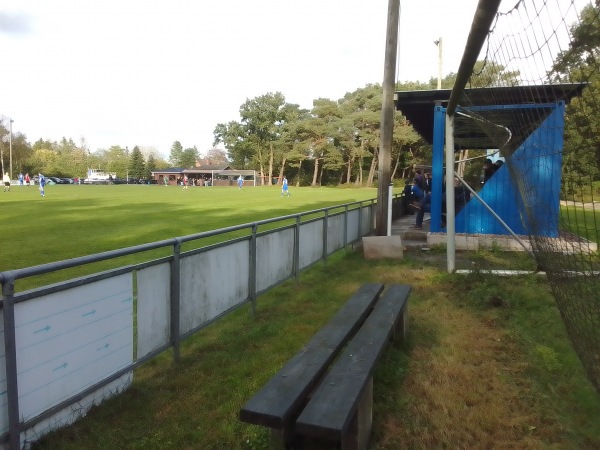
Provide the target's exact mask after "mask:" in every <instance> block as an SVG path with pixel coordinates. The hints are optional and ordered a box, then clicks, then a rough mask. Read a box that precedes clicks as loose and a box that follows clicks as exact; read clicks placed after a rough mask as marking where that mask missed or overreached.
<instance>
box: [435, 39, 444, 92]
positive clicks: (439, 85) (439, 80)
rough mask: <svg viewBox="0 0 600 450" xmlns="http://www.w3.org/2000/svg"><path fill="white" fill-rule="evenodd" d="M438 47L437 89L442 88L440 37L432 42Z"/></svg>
mask: <svg viewBox="0 0 600 450" xmlns="http://www.w3.org/2000/svg"><path fill="white" fill-rule="evenodd" d="M434 44H435V45H437V47H438V82H437V88H438V91H439V90H440V89H442V38H441V37H440V38H439V39H438V40H437V41H435V42H434Z"/></svg>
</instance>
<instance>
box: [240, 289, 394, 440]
mask: <svg viewBox="0 0 600 450" xmlns="http://www.w3.org/2000/svg"><path fill="white" fill-rule="evenodd" d="M382 291H383V284H381V283H367V284H364V285H362V286H361V287H360V288H359V290H358V291H357V292H356V293H355V294H353V295H352V297H351V298H350V299H349V300H348V301H347V302H346V303H345V304H344V305H343V306H342V308H341V309H340V310H339V311H338V312H337V313H336V314H335V315H334V316H333V318H332V319H331V320H330V321H329V322H328V323H327V325H325V326H324V327H323V328H321V330H320V331H319V332H317V334H316V335H315V336H314V337H313V338H312V339H311V340H310V342H308V343H307V344H306V345H305V346H304V347H303V348H302V350H300V352H299V353H297V354H296V355H295V356H294V357H293V358H292V359H290V360H289V361H288V362H287V363H286V364H285V365H284V366H283V367H282V369H281V370H280V371H279V372H277V373H276V374H275V375H274V376H273V377H272V378H271V379H270V380H269V381H268V382H267V384H265V385H264V387H263V388H262V389H261V390H260V391H259V392H258V393H257V394H256V395H255V396H254V397H252V398H251V399H250V400H249V401H248V402H247V403H246V404H245V405H244V407H243V408H242V409H241V410H240V420H242V421H244V422H248V423H252V424H256V425H263V426H267V427H270V428H279V429H283V428H285V427H288V426H289V423H290V420H293V418H295V416H297V415H298V413H299V410H300V408H301V407H302V406H304V404H305V403H306V401H307V397H308V395H309V393H310V392H311V391H312V389H313V388H314V387H315V385H316V384H317V382H318V381H319V379H320V378H321V376H322V375H323V373H324V372H325V370H326V369H327V367H328V366H329V364H330V363H331V361H332V360H333V359H334V357H335V356H336V355H337V353H338V351H339V350H340V349H341V348H342V347H343V346H344V345H345V344H346V343H347V342H348V340H349V339H350V337H351V336H352V335H353V334H354V333H355V332H356V330H357V329H358V328H359V327H360V326H361V325H362V324H363V323H364V321H365V319H366V318H367V316H368V315H369V313H370V312H371V310H372V309H373V304H374V303H375V301H376V300H377V299H378V297H379V295H380V294H381V292H382Z"/></svg>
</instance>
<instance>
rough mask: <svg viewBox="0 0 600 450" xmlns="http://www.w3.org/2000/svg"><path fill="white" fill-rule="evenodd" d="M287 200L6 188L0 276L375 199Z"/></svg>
mask: <svg viewBox="0 0 600 450" xmlns="http://www.w3.org/2000/svg"><path fill="white" fill-rule="evenodd" d="M290 192H291V194H292V196H291V197H289V198H288V197H281V195H280V188H279V187H277V186H273V187H256V188H252V187H246V188H243V189H241V190H239V189H237V188H234V187H212V188H205V187H193V188H190V189H189V190H187V191H184V190H182V189H181V188H180V187H176V186H167V187H165V186H157V185H151V186H147V185H113V186H87V185H82V186H79V185H55V186H47V187H46V195H45V197H43V198H42V197H41V196H40V193H39V191H38V189H37V187H36V186H24V187H19V186H13V187H12V189H11V191H10V193H2V194H3V195H2V197H0V200H1V202H2V203H1V204H2V241H1V244H0V247H1V248H2V258H0V271H3V270H11V269H17V268H21V267H28V266H32V265H38V264H44V263H48V262H54V261H60V260H64V259H69V258H74V257H77V256H83V255H90V254H94V253H99V252H103V251H107V250H114V249H118V248H123V247H129V246H133V245H137V244H143V243H149V242H154V241H160V240H162V239H169V238H174V237H177V236H185V235H190V234H194V233H199V232H202V231H208V230H215V229H219V228H224V227H228V226H232V225H239V224H244V223H251V222H254V221H257V220H261V219H265V218H271V217H278V216H284V215H287V214H293V213H297V212H303V211H311V210H314V209H319V208H323V207H327V206H334V205H339V204H343V203H349V202H353V201H358V200H369V199H372V198H376V197H377V190H376V189H333V188H294V187H291V188H290ZM122 262H123V261H122ZM124 262H128V261H124ZM106 267H107V266H106V264H104V265H99V266H98V267H97V268H98V269H102V268H106ZM75 275H79V274H78V273H75Z"/></svg>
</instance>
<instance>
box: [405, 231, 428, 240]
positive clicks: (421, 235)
mask: <svg viewBox="0 0 600 450" xmlns="http://www.w3.org/2000/svg"><path fill="white" fill-rule="evenodd" d="M401 236H402V242H404V241H405V240H406V241H424V242H427V231H426V230H406V231H404V232H403V233H402V235H401Z"/></svg>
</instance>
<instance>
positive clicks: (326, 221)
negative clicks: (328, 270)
mask: <svg viewBox="0 0 600 450" xmlns="http://www.w3.org/2000/svg"><path fill="white" fill-rule="evenodd" d="M328 229H329V210H328V209H326V210H325V217H324V218H323V261H325V265H327V234H328V233H327V230H328Z"/></svg>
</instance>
